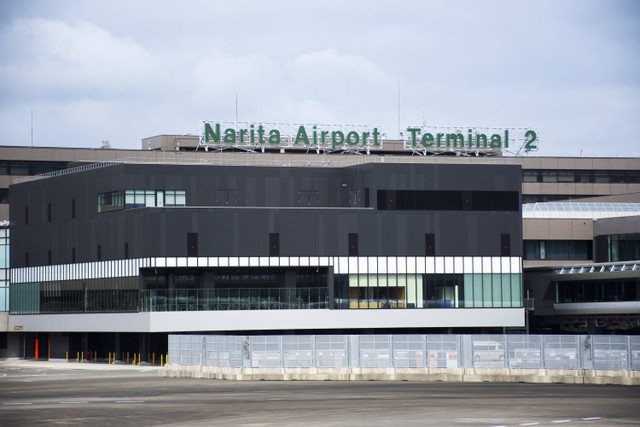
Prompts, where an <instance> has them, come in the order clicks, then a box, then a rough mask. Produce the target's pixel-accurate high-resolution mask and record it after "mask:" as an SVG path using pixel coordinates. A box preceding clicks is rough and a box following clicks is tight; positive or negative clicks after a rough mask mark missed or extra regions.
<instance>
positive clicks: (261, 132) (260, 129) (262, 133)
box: [258, 125, 264, 144]
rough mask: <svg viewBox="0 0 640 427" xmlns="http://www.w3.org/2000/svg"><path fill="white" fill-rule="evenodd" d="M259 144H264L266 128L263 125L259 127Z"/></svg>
mask: <svg viewBox="0 0 640 427" xmlns="http://www.w3.org/2000/svg"><path fill="white" fill-rule="evenodd" d="M258 142H259V143H260V144H264V128H263V127H262V125H258Z"/></svg>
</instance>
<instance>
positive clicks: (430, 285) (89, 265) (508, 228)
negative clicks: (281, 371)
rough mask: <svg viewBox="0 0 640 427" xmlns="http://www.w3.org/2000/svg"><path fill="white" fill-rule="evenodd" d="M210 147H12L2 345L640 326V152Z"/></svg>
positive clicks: (25, 349)
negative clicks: (602, 155)
mask: <svg viewBox="0 0 640 427" xmlns="http://www.w3.org/2000/svg"><path fill="white" fill-rule="evenodd" d="M215 130H216V129H215V128H214V129H213V131H215ZM218 132H219V133H222V132H221V131H218ZM249 132H250V130H247V134H246V137H247V138H249V135H250V134H249ZM414 133H416V132H414ZM310 135H311V132H309V138H311V136H310ZM360 135H362V139H365V138H366V135H364V134H362V133H361V134H360ZM201 141H202V138H200V137H190V136H184V137H179V136H160V137H154V138H148V139H145V140H143V142H142V146H143V150H109V149H100V150H89V149H75V150H74V149H40V148H32V149H29V148H24V147H3V151H4V152H6V153H7V154H6V156H3V157H6V160H3V162H4V164H3V165H0V168H2V167H4V169H2V171H4V176H0V178H2V180H3V181H1V182H0V183H2V184H3V187H4V188H7V189H9V186H10V191H9V192H8V193H10V204H6V205H5V206H4V207H3V206H2V205H0V214H4V215H6V219H8V220H10V226H9V227H7V226H6V224H5V227H4V228H2V230H1V231H3V233H5V234H3V236H5V235H6V237H3V239H6V240H3V242H0V243H5V242H6V243H8V242H9V232H10V250H7V251H5V252H6V253H7V255H8V256H7V255H5V258H7V260H5V263H4V264H6V266H5V267H7V268H5V269H4V270H3V271H4V272H5V273H4V275H3V283H2V287H1V288H0V291H3V292H4V293H5V295H4V304H5V308H4V310H7V311H5V312H4V313H2V314H1V316H2V324H3V325H5V326H3V329H4V330H5V331H6V332H4V333H2V335H4V336H5V338H4V342H5V343H4V344H5V349H6V352H7V353H9V354H12V352H13V353H16V352H17V354H16V355H18V356H22V357H34V356H35V355H36V353H39V357H42V355H43V354H44V350H43V349H44V347H43V345H44V343H45V342H46V343H47V349H46V357H64V354H65V352H67V351H69V352H70V353H71V354H75V352H76V351H86V350H91V351H95V352H97V353H98V354H99V356H98V357H103V356H104V355H106V353H107V352H112V351H113V352H117V353H118V354H120V352H123V351H131V352H141V353H142V354H145V355H146V354H147V353H148V352H158V353H160V352H163V351H166V345H167V335H168V334H170V333H190V332H193V333H200V334H202V333H207V332H211V333H214V332H215V333H225V334H238V333H242V334H265V333H266V334H270V333H278V334H303V333H315V334H323V333H377V332H384V333H393V332H406V333H413V332H415V333H426V332H431V333H433V332H436V333H449V332H462V333H466V332H471V333H473V332H503V331H505V330H506V331H509V330H511V331H522V332H524V331H525V328H529V327H531V328H535V330H536V331H537V332H544V331H553V332H563V331H564V332H579V333H582V332H589V333H594V332H595V333H598V332H599V333H616V331H624V333H627V334H629V333H637V332H638V331H640V265H639V264H640V262H639V261H638V259H640V252H639V251H640V245H639V244H638V242H640V223H639V219H640V159H636V158H619V159H583V158H540V157H503V156H501V155H500V154H499V153H497V152H496V151H495V150H494V151H493V152H491V151H487V152H482V150H480V152H479V153H478V152H476V153H473V154H472V155H469V153H468V152H465V153H463V155H460V152H454V151H451V150H449V151H447V149H446V148H444V147H443V150H442V151H441V152H430V153H424V152H423V153H421V152H419V151H418V150H415V149H410V150H408V151H407V150H406V148H407V145H408V142H409V143H410V142H411V141H410V140H409V141H384V142H383V143H381V146H380V148H376V147H373V146H372V147H365V148H372V151H371V152H369V150H365V151H366V152H363V151H362V149H359V150H357V151H356V152H355V153H353V152H352V153H349V154H345V153H344V152H333V153H327V152H324V153H321V152H320V151H316V152H314V151H313V150H309V147H295V146H288V147H286V148H283V147H270V146H266V149H260V150H250V149H246V147H244V148H243V149H232V150H229V149H226V150H207V151H205V150H198V151H193V149H195V148H196V146H198V144H200V143H201ZM352 141H355V137H353V138H352ZM427 142H429V141H427ZM409 148H411V147H409ZM373 149H378V152H374V151H373ZM476 151H478V150H476ZM425 154H427V155H425ZM16 172H17V173H16ZM34 172H35V173H34ZM41 172H45V173H44V174H42V173H41ZM38 173H40V174H38ZM3 191H4V190H3V189H0V196H3V194H4V193H3ZM4 209H6V211H3V210H4ZM0 219H5V218H4V217H3V218H0ZM6 247H7V248H9V245H8V244H7V245H6ZM8 258H10V260H11V262H10V267H11V268H10V270H9V268H8V265H9V263H8ZM1 296H2V295H0V297H1ZM37 343H43V344H40V349H39V351H38V349H36V347H37V346H38V344H37ZM0 344H1V343H0ZM12 349H14V350H12ZM15 349H17V350H15ZM1 351H3V350H2V349H0V352H1ZM104 357H106V356H104Z"/></svg>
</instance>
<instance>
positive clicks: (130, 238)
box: [10, 164, 522, 268]
mask: <svg viewBox="0 0 640 427" xmlns="http://www.w3.org/2000/svg"><path fill="white" fill-rule="evenodd" d="M520 176H521V171H520V167H519V166H513V165H511V166H494V165H407V164H394V165H383V164H368V165H362V166H353V167H345V168H276V167H242V166H195V165H189V166H184V165H141V164H120V165H115V166H110V167H105V168H101V169H96V170H93V171H86V172H80V173H75V174H70V175H66V176H61V177H57V178H51V179H43V180H38V181H33V182H28V183H23V184H20V185H14V186H12V187H11V206H10V208H11V218H12V224H11V225H12V239H11V259H12V267H14V268H15V267H27V266H39V265H49V264H68V263H72V262H91V261H100V260H113V259H122V258H127V257H128V258H139V257H148V256H154V257H158V256H188V255H189V254H188V253H187V252H188V248H187V246H188V245H187V243H188V242H187V235H188V234H189V233H196V235H197V256H269V255H270V246H269V235H270V234H271V233H277V234H279V256H348V255H350V253H349V234H350V233H351V234H357V243H358V248H357V249H358V250H357V255H358V256H390V255H393V256H425V255H427V254H426V251H427V249H426V245H425V235H426V234H433V235H434V236H433V238H434V244H435V248H434V249H435V253H434V255H436V256H505V255H507V256H521V255H522V253H521V252H522V248H521V245H520V244H519V242H521V241H522V231H521V228H522V222H521V216H520V198H521V195H520V187H521V185H520ZM117 190H184V191H185V192H186V206H184V207H153V208H133V209H122V210H115V211H111V212H103V213H98V210H97V200H98V195H99V194H101V193H107V192H112V191H117ZM405 190H407V191H409V192H410V194H406V191H405ZM382 191H384V193H383V192H382ZM403 191H405V193H403ZM420 192H424V194H426V196H425V195H424V194H421V193H420ZM428 192H430V193H428ZM396 194H397V195H398V198H396V201H394V199H393V198H394V197H395V195H396ZM385 196H386V197H385ZM381 197H382V198H383V199H384V200H385V202H386V204H388V206H385V209H381V206H378V205H379V204H380V203H381V201H382V199H380V198H381ZM403 197H404V198H407V197H408V198H414V197H418V198H420V197H427V198H429V197H431V198H433V197H435V198H436V204H437V203H438V201H437V200H438V199H440V198H449V199H451V198H453V200H451V201H450V202H447V203H449V205H445V206H441V207H443V210H440V207H439V206H437V205H434V206H432V208H435V209H436V210H430V209H429V207H428V206H427V209H420V206H415V202H414V204H411V203H412V202H411V201H409V202H406V201H404V200H400V199H402V198H403ZM495 198H497V199H498V200H505V199H511V201H513V203H511V204H510V205H509V206H504V207H501V208H500V209H503V210H492V209H493V208H492V206H494V205H493V204H492V203H490V204H489V206H487V203H486V200H489V201H490V202H491V201H492V200H493V199H495ZM386 199H389V200H390V201H387V200H386ZM458 199H459V200H458ZM483 200H484V205H483ZM399 202H401V203H403V206H393V204H394V203H399ZM507 204H508V202H507ZM451 208H453V209H454V210H450V209H451ZM445 209H446V210H445ZM74 215H75V218H74ZM502 235H508V236H509V237H508V242H507V246H508V248H507V249H508V253H507V254H505V251H504V247H503V245H502V244H503V243H504V241H502V240H501V236H502ZM502 239H504V237H502ZM125 246H126V247H127V248H128V249H127V251H128V253H125ZM98 247H100V254H99V253H98V252H99V251H98ZM74 248H75V249H74ZM352 249H353V248H352ZM74 253H75V259H74ZM27 254H28V255H27Z"/></svg>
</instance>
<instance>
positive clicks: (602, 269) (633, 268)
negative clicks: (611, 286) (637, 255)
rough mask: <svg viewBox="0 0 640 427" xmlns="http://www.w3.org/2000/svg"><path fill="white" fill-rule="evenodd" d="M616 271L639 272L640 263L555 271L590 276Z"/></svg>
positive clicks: (589, 265)
mask: <svg viewBox="0 0 640 427" xmlns="http://www.w3.org/2000/svg"><path fill="white" fill-rule="evenodd" d="M615 271H638V272H640V261H624V262H622V261H621V262H606V263H598V264H584V265H573V266H566V267H560V268H556V269H554V270H553V272H554V274H590V273H610V272H615Z"/></svg>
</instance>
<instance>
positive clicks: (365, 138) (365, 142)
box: [362, 132, 369, 145]
mask: <svg viewBox="0 0 640 427" xmlns="http://www.w3.org/2000/svg"><path fill="white" fill-rule="evenodd" d="M367 138H369V132H362V145H367Z"/></svg>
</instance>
